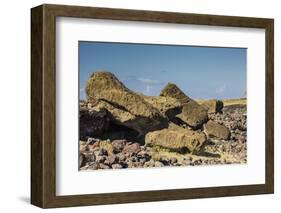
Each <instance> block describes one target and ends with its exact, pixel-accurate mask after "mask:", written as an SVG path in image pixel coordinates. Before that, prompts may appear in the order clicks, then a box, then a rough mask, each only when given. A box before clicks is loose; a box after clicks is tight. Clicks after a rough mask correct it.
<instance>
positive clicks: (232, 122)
mask: <svg viewBox="0 0 281 213" xmlns="http://www.w3.org/2000/svg"><path fill="white" fill-rule="evenodd" d="M209 117H210V119H212V120H214V121H216V122H218V123H220V124H224V125H225V126H226V127H228V128H229V129H230V132H231V136H230V138H229V140H218V139H210V138H209V139H208V141H207V142H206V144H205V145H204V147H203V148H202V150H201V152H200V153H198V154H197V155H193V154H190V153H178V152H173V151H170V150H169V149H165V148H162V147H159V146H158V147H151V146H146V145H140V144H139V143H138V142H133V141H127V140H112V141H110V140H100V139H95V138H88V140H87V141H80V153H81V155H80V170H97V169H122V168H146V167H164V166H197V165H216V164H233V163H240V164H241V163H246V162H247V143H246V142H247V131H246V130H247V117H246V105H237V106H236V105H235V106H228V107H225V108H224V109H223V112H222V113H215V114H209Z"/></svg>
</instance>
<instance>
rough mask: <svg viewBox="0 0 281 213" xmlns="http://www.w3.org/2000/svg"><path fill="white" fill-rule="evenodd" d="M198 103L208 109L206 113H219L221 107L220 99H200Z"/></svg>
mask: <svg viewBox="0 0 281 213" xmlns="http://www.w3.org/2000/svg"><path fill="white" fill-rule="evenodd" d="M200 104H201V105H202V106H203V107H205V108H206V109H207V110H208V113H221V112H222V109H223V102H222V101H221V100H215V99H213V100H206V101H201V102H200Z"/></svg>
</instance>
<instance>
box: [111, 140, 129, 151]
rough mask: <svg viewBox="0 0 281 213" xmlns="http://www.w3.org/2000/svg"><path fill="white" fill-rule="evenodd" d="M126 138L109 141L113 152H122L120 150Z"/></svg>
mask: <svg viewBox="0 0 281 213" xmlns="http://www.w3.org/2000/svg"><path fill="white" fill-rule="evenodd" d="M126 142H127V141H126V140H114V141H112V142H111V144H112V146H113V152H114V153H119V152H122V150H123V149H124V147H125V145H126Z"/></svg>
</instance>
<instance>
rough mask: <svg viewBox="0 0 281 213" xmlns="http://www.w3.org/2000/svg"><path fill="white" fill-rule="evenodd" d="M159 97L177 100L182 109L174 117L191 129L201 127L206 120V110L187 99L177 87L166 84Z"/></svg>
mask: <svg viewBox="0 0 281 213" xmlns="http://www.w3.org/2000/svg"><path fill="white" fill-rule="evenodd" d="M160 96H164V97H170V98H174V99H177V100H178V101H179V102H180V103H181V104H182V106H181V107H182V109H181V112H180V113H178V115H176V117H177V118H179V119H180V120H182V121H183V122H184V123H186V124H187V125H188V126H190V127H192V128H193V129H198V128H200V127H202V125H203V123H205V122H206V121H207V120H208V112H207V110H206V109H205V108H204V107H202V106H201V105H200V104H198V103H197V102H196V101H194V100H192V99H191V98H189V97H188V96H187V95H186V94H185V93H184V92H183V91H182V90H181V89H180V88H178V87H177V85H175V84H172V83H168V84H167V85H166V87H165V88H164V89H163V90H162V91H161V93H160Z"/></svg>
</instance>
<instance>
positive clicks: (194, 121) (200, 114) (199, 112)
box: [176, 100, 208, 129]
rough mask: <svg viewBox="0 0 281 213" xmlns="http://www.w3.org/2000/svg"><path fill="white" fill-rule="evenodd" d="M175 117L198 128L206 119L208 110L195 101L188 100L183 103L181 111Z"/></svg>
mask: <svg viewBox="0 0 281 213" xmlns="http://www.w3.org/2000/svg"><path fill="white" fill-rule="evenodd" d="M176 117H177V118H180V119H181V120H182V121H184V122H185V123H186V124H187V125H188V126H190V127H192V128H193V129H198V128H201V127H202V125H203V124H204V123H205V122H206V121H208V111H207V110H206V109H205V108H204V107H202V106H201V105H200V104H198V103H197V102H195V101H193V100H190V101H189V102H188V103H186V104H184V105H183V107H182V112H181V113H180V114H178V115H177V116H176Z"/></svg>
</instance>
